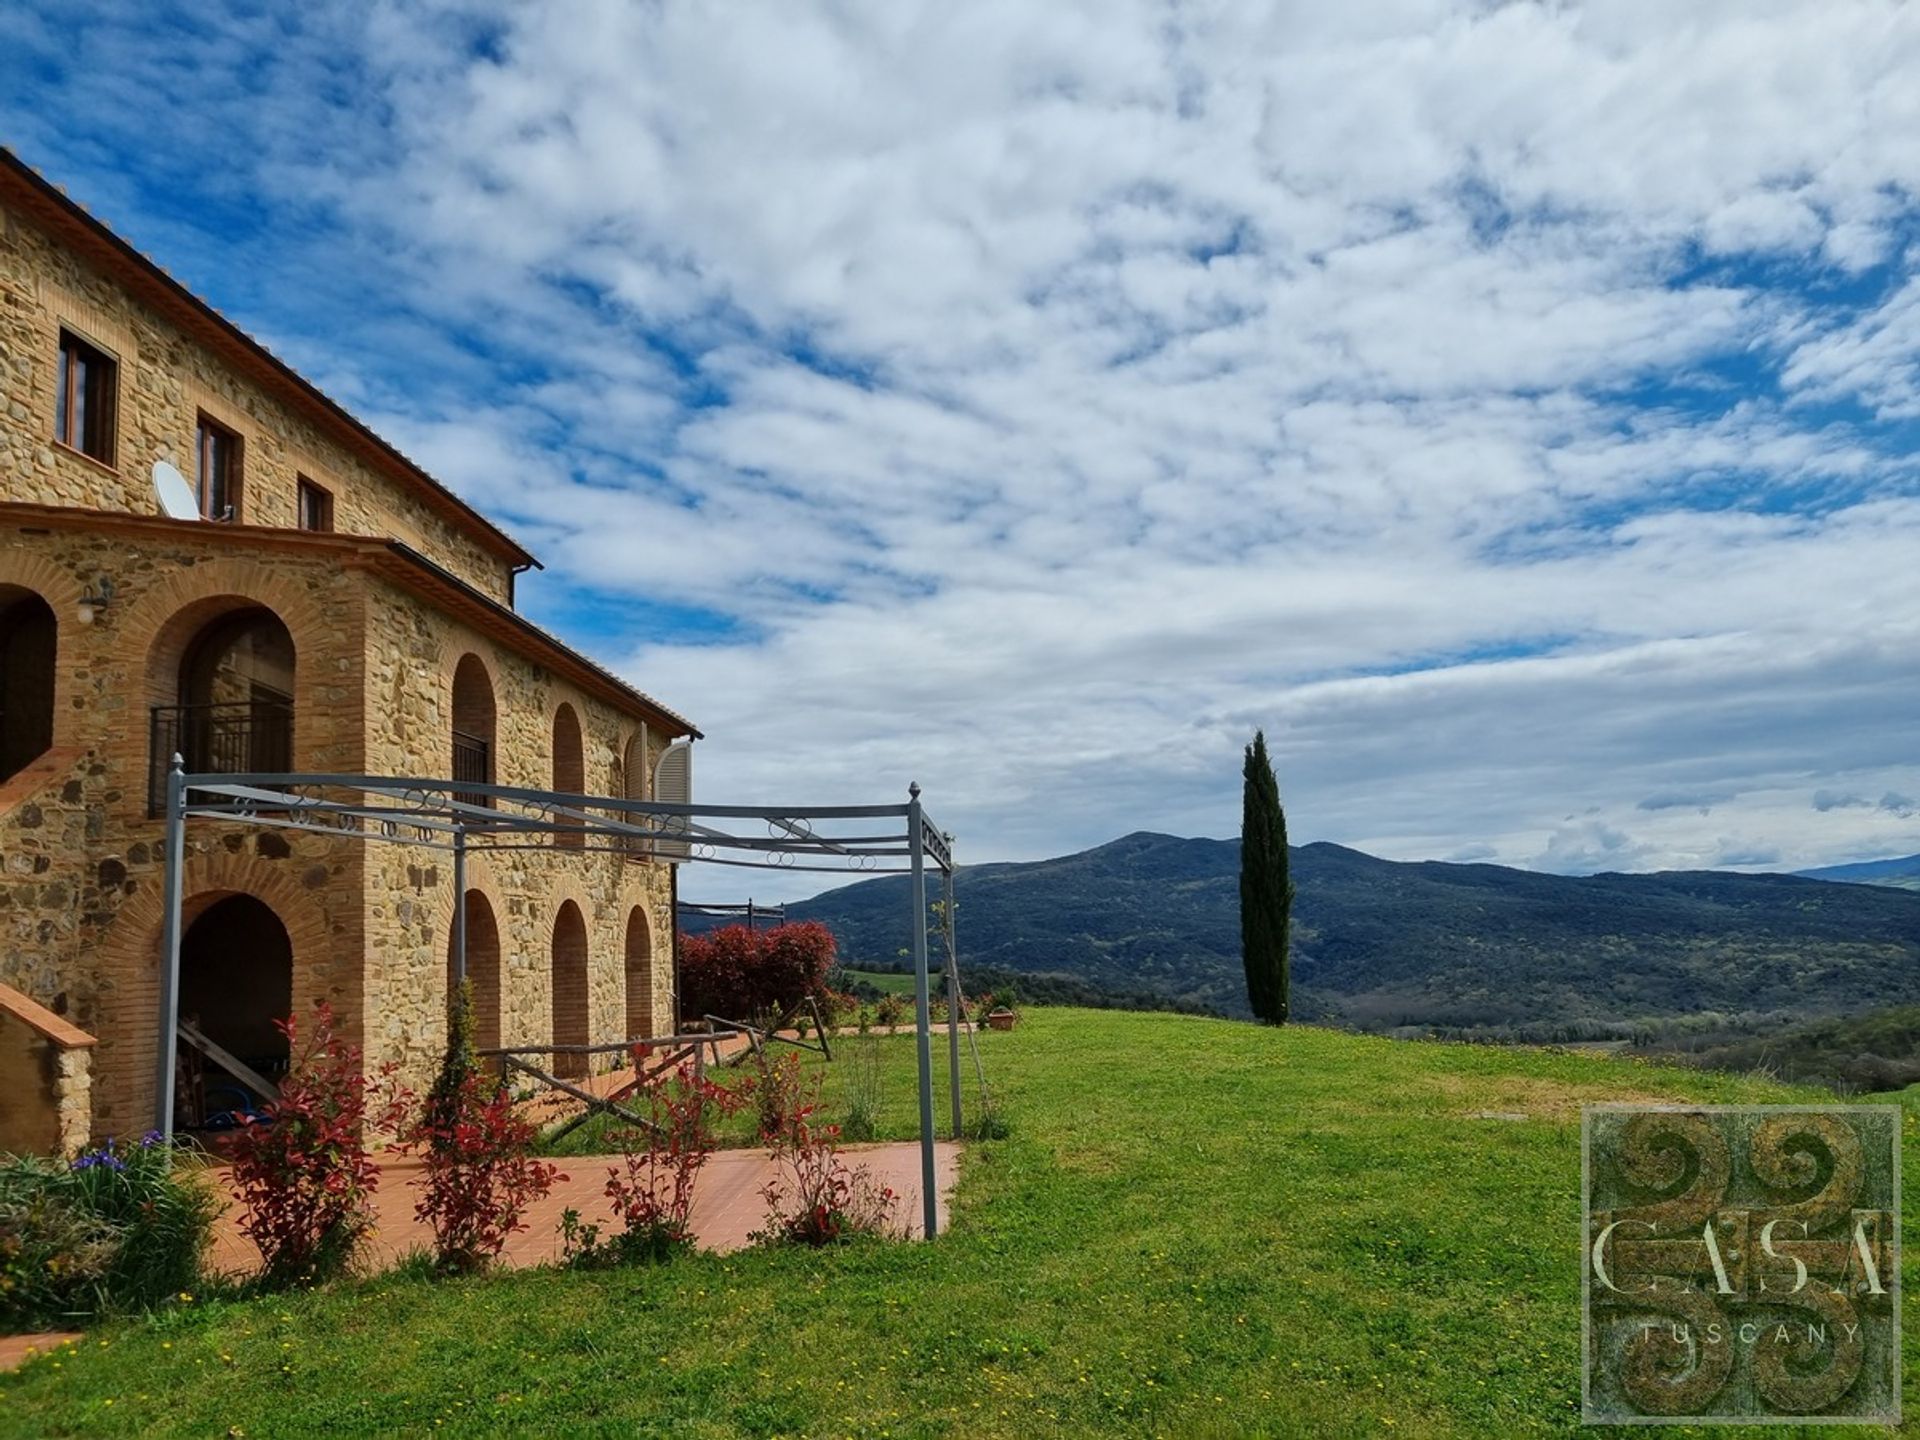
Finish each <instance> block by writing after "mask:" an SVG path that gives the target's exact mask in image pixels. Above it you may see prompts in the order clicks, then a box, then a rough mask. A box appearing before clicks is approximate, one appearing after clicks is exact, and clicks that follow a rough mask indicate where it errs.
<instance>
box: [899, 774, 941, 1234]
mask: <svg viewBox="0 0 1920 1440" xmlns="http://www.w3.org/2000/svg"><path fill="white" fill-rule="evenodd" d="M907 795H908V797H909V798H908V804H907V846H908V850H907V854H908V858H909V862H910V867H911V869H910V873H911V875H912V879H911V881H910V882H909V884H908V889H909V890H910V891H911V892H912V902H911V903H912V906H913V1008H914V1044H915V1045H916V1047H917V1048H918V1050H919V1061H920V1213H921V1219H922V1221H923V1223H924V1227H925V1230H926V1236H927V1239H929V1240H931V1239H933V1237H934V1236H935V1235H936V1234H937V1233H938V1232H939V1229H940V1195H939V1192H938V1191H937V1190H935V1189H934V1180H933V1034H932V1025H931V1017H932V1009H931V1006H930V1005H929V1004H928V998H927V856H926V845H925V843H924V839H925V837H924V835H923V834H922V826H923V821H922V819H921V814H920V784H919V782H918V781H915V782H914V783H913V784H911V785H909V786H908V787H907Z"/></svg>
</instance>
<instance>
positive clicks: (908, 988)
mask: <svg viewBox="0 0 1920 1440" xmlns="http://www.w3.org/2000/svg"><path fill="white" fill-rule="evenodd" d="M846 976H847V980H848V982H849V983H851V982H853V981H856V980H864V981H866V982H867V984H869V985H871V986H873V988H874V989H876V990H878V991H880V992H881V993H882V994H885V995H911V994H913V987H914V979H913V976H911V975H896V974H894V973H893V972H892V971H890V970H849V971H847V972H846ZM932 983H933V990H934V993H935V994H936V995H937V994H939V993H940V980H939V977H938V976H935V977H934V979H933V982H932Z"/></svg>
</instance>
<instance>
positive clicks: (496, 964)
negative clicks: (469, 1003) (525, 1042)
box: [447, 890, 500, 1050]
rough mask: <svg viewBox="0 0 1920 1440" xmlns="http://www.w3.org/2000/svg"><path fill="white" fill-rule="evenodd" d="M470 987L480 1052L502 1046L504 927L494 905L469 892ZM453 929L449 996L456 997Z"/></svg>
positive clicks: (476, 1044)
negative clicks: (496, 914) (501, 934)
mask: <svg viewBox="0 0 1920 1440" xmlns="http://www.w3.org/2000/svg"><path fill="white" fill-rule="evenodd" d="M466 906H467V984H468V985H469V986H470V987H471V988H472V992H473V1044H474V1048H475V1049H476V1050H492V1049H497V1048H498V1047H499V1045H500V924H499V921H498V920H496V919H495V918H494V913H493V905H492V904H491V902H489V901H488V899H487V897H486V896H485V895H483V894H481V893H480V892H479V891H478V890H469V891H467V900H466ZM453 984H454V955H453V927H452V926H448V927H447V993H448V995H449V996H451V995H452V993H453Z"/></svg>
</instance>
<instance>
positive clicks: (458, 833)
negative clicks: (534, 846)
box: [447, 825, 467, 1023]
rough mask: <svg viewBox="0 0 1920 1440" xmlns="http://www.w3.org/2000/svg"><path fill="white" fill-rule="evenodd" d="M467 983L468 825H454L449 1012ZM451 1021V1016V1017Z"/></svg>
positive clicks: (448, 1012) (450, 1013) (449, 1012)
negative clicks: (451, 987)
mask: <svg viewBox="0 0 1920 1440" xmlns="http://www.w3.org/2000/svg"><path fill="white" fill-rule="evenodd" d="M466 983H467V827H466V826H464V825H456V826H454V827H453V994H449V995H448V996H447V1014H448V1016H449V1017H451V1016H452V1014H453V1003H454V995H457V994H458V993H459V990H460V987H461V986H462V985H464V984H466ZM449 1023H451V1018H449Z"/></svg>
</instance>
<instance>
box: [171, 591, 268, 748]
mask: <svg viewBox="0 0 1920 1440" xmlns="http://www.w3.org/2000/svg"><path fill="white" fill-rule="evenodd" d="M293 685H294V649H293V637H292V636H291V635H289V634H288V633H287V627H286V626H285V625H283V624H282V623H281V621H280V617H279V616H278V615H275V614H274V613H273V612H272V611H271V610H268V609H265V608H264V607H260V606H248V607H247V608H245V609H240V610H234V611H230V612H228V613H227V614H224V615H221V616H220V617H219V618H217V619H215V620H212V621H210V622H209V623H208V624H207V625H205V626H204V627H203V628H202V629H201V630H200V632H199V633H198V634H197V635H195V636H194V638H193V640H192V641H191V643H189V644H188V645H187V647H186V651H185V653H184V654H183V656H182V657H181V661H180V683H179V706H178V716H179V721H178V725H179V740H178V743H177V745H176V748H178V749H179V751H180V753H181V754H183V755H185V756H186V757H187V769H188V770H198V771H201V772H203V773H207V774H223V775H232V774H245V773H248V772H254V773H263V772H275V771H284V770H291V769H292V768H293Z"/></svg>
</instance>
